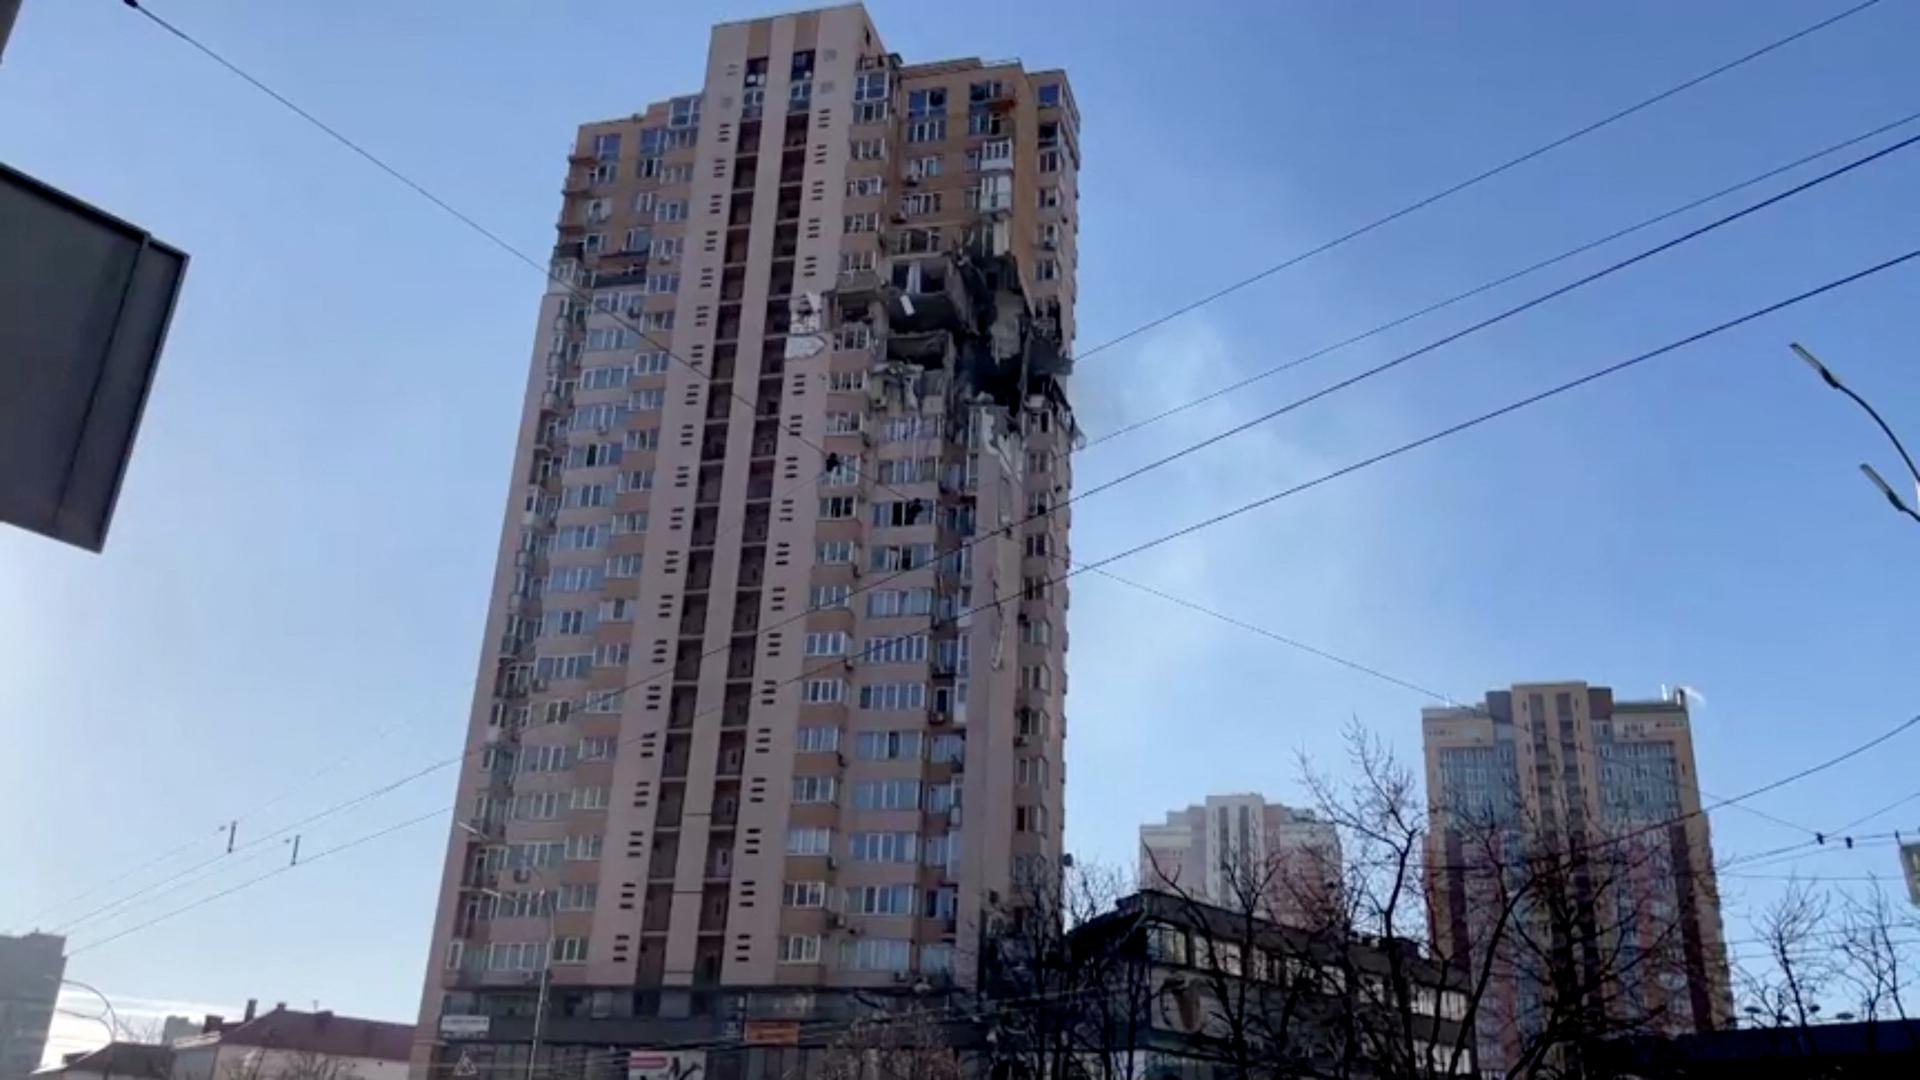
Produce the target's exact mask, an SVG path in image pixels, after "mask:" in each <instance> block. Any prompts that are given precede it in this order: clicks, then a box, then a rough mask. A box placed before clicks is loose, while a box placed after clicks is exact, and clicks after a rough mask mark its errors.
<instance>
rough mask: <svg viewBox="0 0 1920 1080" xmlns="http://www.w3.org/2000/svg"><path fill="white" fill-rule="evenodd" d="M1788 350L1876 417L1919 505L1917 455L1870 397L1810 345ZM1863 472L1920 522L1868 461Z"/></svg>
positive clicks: (1796, 345)
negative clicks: (1809, 348)
mask: <svg viewBox="0 0 1920 1080" xmlns="http://www.w3.org/2000/svg"><path fill="white" fill-rule="evenodd" d="M1788 347H1789V348H1791V349H1792V350H1793V351H1794V354H1795V355H1797V356H1798V357H1800V359H1802V360H1805V361H1806V362H1807V366H1809V367H1811V368H1813V370H1814V371H1816V372H1818V373H1819V375H1820V378H1821V379H1822V380H1823V381H1825V382H1826V384H1827V385H1828V386H1830V387H1832V388H1834V389H1835V390H1838V391H1840V392H1841V393H1843V394H1845V395H1847V397H1848V398H1850V399H1852V401H1853V403H1854V404H1855V405H1858V406H1860V408H1861V409H1863V410H1865V411H1866V414H1867V415H1868V416H1870V417H1872V418H1873V422H1874V423H1875V424H1878V425H1879V426H1880V430H1881V431H1882V432H1884V433H1885V434H1886V436H1887V441H1888V442H1891V443H1893V448H1894V449H1895V450H1897V451H1899V452H1900V460H1901V461H1904V462H1906V465H1907V473H1908V475H1910V476H1912V477H1913V484H1914V495H1915V502H1916V504H1920V467H1916V466H1915V465H1914V463H1913V455H1912V454H1909V453H1907V448H1906V447H1905V446H1903V445H1901V443H1900V437H1899V436H1898V435H1895V434H1894V433H1893V428H1891V427H1889V426H1888V425H1887V422H1886V421H1885V420H1883V419H1881V418H1880V413H1879V412H1878V411H1876V410H1875V409H1874V407H1873V406H1872V405H1869V404H1868V403H1867V399H1866V398H1863V397H1861V396H1860V395H1859V394H1856V393H1854V392H1853V390H1852V388H1850V387H1848V386H1847V384H1845V383H1843V382H1841V381H1840V379H1839V377H1838V376H1836V375H1835V374H1834V373H1833V371H1832V369H1830V368H1828V367H1827V365H1825V364H1823V363H1821V362H1820V359H1819V358H1818V357H1816V356H1814V355H1813V353H1811V352H1809V351H1807V348H1806V346H1804V345H1801V344H1800V343H1799V342H1797V341H1795V342H1789V343H1788ZM1860 471H1861V473H1863V474H1865V476H1866V478H1867V480H1868V481H1870V482H1871V483H1872V484H1873V486H1874V487H1876V488H1879V489H1880V494H1881V495H1882V496H1884V497H1885V498H1886V500H1887V502H1888V504H1889V505H1891V506H1892V507H1893V508H1894V509H1895V510H1898V511H1900V512H1901V513H1902V514H1905V515H1906V516H1908V517H1910V518H1912V519H1913V520H1915V521H1920V510H1916V509H1915V508H1914V507H1912V506H1908V505H1907V503H1906V500H1904V499H1902V498H1901V497H1900V493H1899V492H1897V491H1895V490H1894V489H1893V485H1891V484H1889V483H1887V482H1886V480H1884V479H1883V478H1881V476H1880V474H1879V473H1878V472H1876V471H1875V470H1874V467H1873V466H1871V465H1868V464H1866V463H1865V462H1862V463H1861V465H1860Z"/></svg>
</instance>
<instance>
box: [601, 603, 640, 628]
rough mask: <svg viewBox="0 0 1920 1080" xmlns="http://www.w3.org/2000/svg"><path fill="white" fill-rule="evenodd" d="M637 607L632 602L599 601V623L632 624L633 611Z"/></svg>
mask: <svg viewBox="0 0 1920 1080" xmlns="http://www.w3.org/2000/svg"><path fill="white" fill-rule="evenodd" d="M637 606H638V605H637V604H636V603H635V602H634V601H632V600H602V601H600V621H601V622H603V623H615V622H632V621H633V611H634V608H636V607H637Z"/></svg>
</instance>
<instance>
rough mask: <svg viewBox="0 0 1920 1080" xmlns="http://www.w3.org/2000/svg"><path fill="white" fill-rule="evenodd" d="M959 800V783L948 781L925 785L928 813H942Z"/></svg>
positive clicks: (955, 804) (951, 807)
mask: <svg viewBox="0 0 1920 1080" xmlns="http://www.w3.org/2000/svg"><path fill="white" fill-rule="evenodd" d="M959 802H960V785H959V784H958V783H951V782H950V783H945V784H928V785H927V812H928V813H929V814H944V813H946V812H947V811H949V810H951V809H953V808H954V807H955V806H957V805H958V804H959Z"/></svg>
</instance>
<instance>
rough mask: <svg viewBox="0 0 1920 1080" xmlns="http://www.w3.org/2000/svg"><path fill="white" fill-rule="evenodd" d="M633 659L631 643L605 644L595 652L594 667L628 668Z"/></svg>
mask: <svg viewBox="0 0 1920 1080" xmlns="http://www.w3.org/2000/svg"><path fill="white" fill-rule="evenodd" d="M632 659H633V645H632V643H631V642H626V641H620V642H613V643H610V644H603V645H600V646H598V647H596V648H595V649H594V650H593V666H594V667H626V666H627V663H628V661H630V660H632Z"/></svg>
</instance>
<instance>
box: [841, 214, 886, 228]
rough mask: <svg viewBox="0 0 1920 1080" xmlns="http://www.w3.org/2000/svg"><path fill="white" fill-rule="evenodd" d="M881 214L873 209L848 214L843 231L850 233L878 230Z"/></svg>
mask: <svg viewBox="0 0 1920 1080" xmlns="http://www.w3.org/2000/svg"><path fill="white" fill-rule="evenodd" d="M879 229H880V215H879V214H878V213H877V212H875V211H872V210H869V211H867V212H866V213H864V214H848V215H847V218H846V222H845V223H844V227H843V229H842V231H844V232H850V233H864V232H878V231H879Z"/></svg>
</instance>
